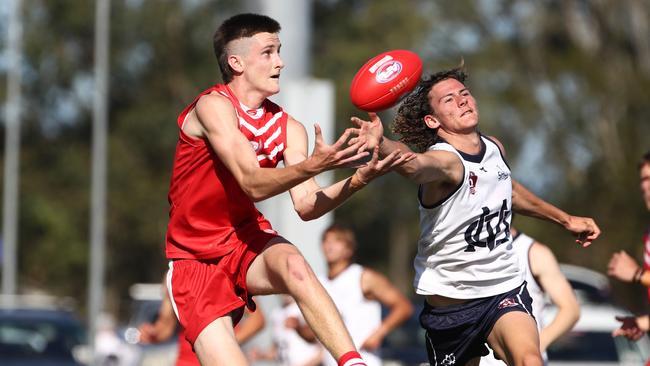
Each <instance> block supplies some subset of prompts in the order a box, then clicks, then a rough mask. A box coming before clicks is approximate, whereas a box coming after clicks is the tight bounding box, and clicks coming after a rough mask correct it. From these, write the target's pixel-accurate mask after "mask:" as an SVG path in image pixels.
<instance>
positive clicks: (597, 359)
mask: <svg viewBox="0 0 650 366" xmlns="http://www.w3.org/2000/svg"><path fill="white" fill-rule="evenodd" d="M555 310H556V309H555V308H553V307H551V308H550V309H549V311H546V312H545V318H546V319H547V320H550V319H552V318H553V317H554V315H555ZM621 315H629V313H628V312H627V311H625V310H624V309H621V308H618V307H615V306H613V305H609V304H582V305H581V308H580V320H578V323H577V324H576V325H575V327H574V328H573V329H572V330H571V331H570V332H569V333H567V334H565V335H564V336H562V337H560V338H559V339H558V340H556V341H555V342H554V343H553V344H552V345H551V346H550V347H549V348H548V359H549V365H550V366H569V365H570V366H582V365H630V366H631V365H643V364H645V361H646V360H647V359H648V358H650V340H649V339H648V337H647V336H644V337H643V338H641V339H640V340H638V341H637V342H632V341H629V340H627V339H626V338H624V337H616V338H614V337H612V331H613V330H614V329H616V328H618V327H619V326H620V323H619V322H618V321H616V319H615V317H616V316H621Z"/></svg>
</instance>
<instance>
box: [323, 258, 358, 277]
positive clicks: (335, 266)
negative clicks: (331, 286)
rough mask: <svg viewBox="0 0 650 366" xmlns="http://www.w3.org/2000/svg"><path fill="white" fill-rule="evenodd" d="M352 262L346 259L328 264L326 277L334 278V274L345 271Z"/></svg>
mask: <svg viewBox="0 0 650 366" xmlns="http://www.w3.org/2000/svg"><path fill="white" fill-rule="evenodd" d="M351 264H352V262H348V261H340V262H336V263H332V264H329V268H328V270H327V277H328V278H329V279H330V280H331V279H334V278H336V276H338V275H340V274H341V273H342V272H343V271H345V270H346V269H347V268H348V267H350V265H351Z"/></svg>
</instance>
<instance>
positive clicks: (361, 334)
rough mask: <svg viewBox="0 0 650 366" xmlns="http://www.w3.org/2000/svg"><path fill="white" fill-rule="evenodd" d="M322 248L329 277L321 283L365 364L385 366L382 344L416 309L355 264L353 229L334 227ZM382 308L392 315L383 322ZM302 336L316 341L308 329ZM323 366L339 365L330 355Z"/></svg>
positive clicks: (374, 274)
mask: <svg viewBox="0 0 650 366" xmlns="http://www.w3.org/2000/svg"><path fill="white" fill-rule="evenodd" d="M322 246H323V254H324V256H325V261H326V262H327V276H326V277H320V281H321V283H322V284H323V286H324V287H325V289H326V290H327V292H328V293H329V295H330V296H331V297H332V300H334V303H335V304H336V307H337V309H338V310H339V312H340V313H341V317H342V318H343V321H344V322H345V326H346V327H347V328H348V331H349V332H350V335H351V336H352V340H353V341H354V344H355V346H356V347H357V348H358V349H359V350H360V351H359V352H360V353H361V355H362V357H363V359H364V361H366V363H367V364H368V366H370V365H381V364H382V362H381V355H380V354H379V353H378V350H379V348H380V347H381V344H382V341H383V340H384V338H385V337H386V335H388V334H389V333H390V332H391V331H392V330H393V329H395V328H397V327H399V326H400V325H401V324H402V323H404V322H405V321H406V320H408V318H409V317H410V316H411V315H412V314H413V305H411V302H410V301H409V299H408V298H406V297H405V296H404V295H403V294H402V293H401V292H400V291H399V290H398V289H397V288H396V287H395V285H393V284H392V283H391V282H390V280H388V278H386V276H384V275H382V274H381V273H379V272H376V271H374V270H372V269H370V268H366V267H363V266H361V265H359V264H357V263H354V254H355V252H356V249H357V239H356V237H355V235H354V232H353V231H352V230H351V229H350V228H348V227H346V226H343V225H341V224H333V225H331V226H330V227H329V228H327V229H325V231H324V232H323V237H322ZM382 305H383V306H385V307H386V308H388V315H386V317H384V318H383V319H382V316H381V307H382ZM299 333H300V334H301V335H303V336H305V338H306V339H307V340H313V335H310V334H309V333H310V332H309V329H308V328H307V327H302V328H301V329H300V330H299ZM323 365H324V366H330V365H336V361H335V360H334V359H333V358H332V357H331V356H329V355H328V354H326V355H324V356H323Z"/></svg>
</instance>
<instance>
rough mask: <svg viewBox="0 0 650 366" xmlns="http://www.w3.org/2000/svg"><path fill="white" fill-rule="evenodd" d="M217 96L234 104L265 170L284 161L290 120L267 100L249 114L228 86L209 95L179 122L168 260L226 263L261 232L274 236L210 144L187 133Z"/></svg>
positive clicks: (170, 193)
mask: <svg viewBox="0 0 650 366" xmlns="http://www.w3.org/2000/svg"><path fill="white" fill-rule="evenodd" d="M212 92H217V93H219V94H221V95H223V96H224V97H226V98H228V99H229V100H230V102H231V103H232V105H233V107H234V108H235V111H236V113H237V117H238V119H239V130H240V131H241V132H242V134H243V135H244V136H246V138H247V139H248V140H249V141H250V142H251V148H252V149H253V150H254V151H255V153H256V154H257V160H258V163H259V165H260V166H261V167H264V168H273V167H275V166H276V165H277V164H278V162H280V161H281V160H282V159H283V152H284V149H285V147H286V136H287V132H286V131H287V118H288V115H287V114H286V113H285V112H284V111H283V110H282V108H281V107H280V106H278V105H277V104H275V103H273V102H271V101H269V100H268V99H267V100H264V102H263V103H262V106H261V107H260V108H259V109H255V110H246V107H245V106H244V105H243V104H241V103H240V101H239V100H238V99H237V97H236V96H235V95H234V94H233V93H232V91H231V90H230V88H229V87H228V86H227V85H221V84H218V85H215V86H213V87H211V88H209V89H207V90H205V91H203V92H202V93H201V94H199V96H197V97H196V99H195V100H194V101H193V102H192V103H191V104H190V105H188V106H187V107H186V108H185V109H184V110H183V111H182V112H181V114H180V115H179V116H178V120H177V124H178V127H179V130H180V132H179V138H178V143H177V145H176V154H175V156H174V166H173V170H172V177H171V183H170V187H169V195H168V200H169V204H170V211H169V224H168V227H167V236H166V242H167V244H166V250H165V251H166V254H167V258H169V259H179V258H189V259H208V258H217V257H221V256H223V255H225V254H227V253H229V252H230V251H231V250H233V249H234V248H235V247H236V246H237V245H239V243H241V241H243V240H246V239H247V238H248V237H249V236H250V235H254V233H255V232H259V231H260V230H263V231H272V230H273V229H272V227H271V224H270V223H269V222H268V221H267V220H266V219H265V218H264V216H263V215H262V214H261V213H260V212H259V211H258V210H257V209H256V208H255V205H254V204H253V202H252V201H251V200H250V198H249V197H248V196H247V195H246V194H245V193H244V191H243V190H242V189H241V187H240V186H239V184H238V182H237V180H236V179H235V178H234V177H233V175H232V174H231V172H230V171H229V170H228V168H227V167H226V166H225V165H224V164H223V163H222V162H221V160H219V157H218V156H217V154H216V153H215V152H214V150H213V149H212V147H211V146H210V143H209V142H208V140H207V138H204V139H196V138H193V137H190V136H188V135H187V134H185V133H184V132H183V129H182V127H183V122H184V121H185V118H186V116H187V115H188V113H189V112H190V111H192V109H194V107H195V105H196V103H197V101H198V100H199V98H200V97H202V96H204V95H206V94H209V93H212Z"/></svg>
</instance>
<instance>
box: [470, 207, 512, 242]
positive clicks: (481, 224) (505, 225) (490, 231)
mask: <svg viewBox="0 0 650 366" xmlns="http://www.w3.org/2000/svg"><path fill="white" fill-rule="evenodd" d="M482 210H483V213H482V214H481V216H479V218H478V219H477V220H476V221H474V222H472V223H471V224H469V226H468V227H467V230H465V242H466V243H467V248H465V251H466V252H475V251H476V247H481V248H486V247H487V248H488V249H489V250H492V249H494V248H496V247H498V246H499V245H501V244H503V243H506V242H508V241H509V240H510V220H509V218H510V214H511V212H510V210H508V201H507V200H505V199H504V200H503V203H502V204H501V208H500V209H499V211H497V212H490V209H489V208H487V207H483V208H482ZM495 220H496V223H493V221H495ZM484 233H486V234H487V235H485V234H484ZM481 237H484V238H485V239H483V240H481Z"/></svg>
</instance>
